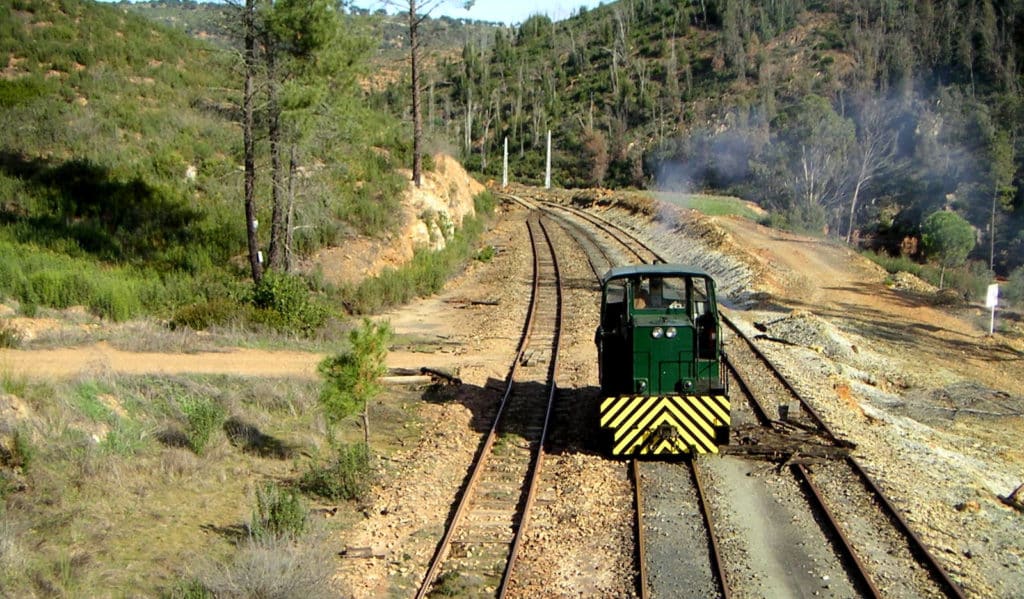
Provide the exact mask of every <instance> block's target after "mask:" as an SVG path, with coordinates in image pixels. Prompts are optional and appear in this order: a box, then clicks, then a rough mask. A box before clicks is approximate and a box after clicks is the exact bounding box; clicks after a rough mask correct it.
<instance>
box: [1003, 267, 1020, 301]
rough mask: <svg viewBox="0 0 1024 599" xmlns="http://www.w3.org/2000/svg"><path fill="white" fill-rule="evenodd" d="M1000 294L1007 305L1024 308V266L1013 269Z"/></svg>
mask: <svg viewBox="0 0 1024 599" xmlns="http://www.w3.org/2000/svg"><path fill="white" fill-rule="evenodd" d="M1000 293H1001V294H1002V296H1003V297H1004V298H1005V299H1006V301H1007V302H1008V303H1009V304H1011V305H1016V306H1019V307H1024V266H1018V267H1017V268H1015V269H1013V271H1012V272H1011V273H1010V276H1009V277H1008V278H1007V279H1006V283H1004V284H1003V285H1002V289H1000Z"/></svg>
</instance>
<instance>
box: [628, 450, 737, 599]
mask: <svg viewBox="0 0 1024 599" xmlns="http://www.w3.org/2000/svg"><path fill="white" fill-rule="evenodd" d="M640 484H641V485H642V486H641V489H642V491H643V514H644V521H643V523H644V529H645V531H646V539H645V540H646V544H647V547H646V553H647V555H646V559H647V563H646V568H647V572H648V575H647V578H648V585H649V590H650V593H651V598H652V599H659V598H663V597H678V596H679V595H680V591H681V589H686V593H685V595H686V596H688V597H708V598H710V597H719V596H720V595H719V592H718V582H717V580H716V575H715V573H714V572H712V569H711V560H710V551H711V549H710V541H709V539H708V531H707V527H706V526H705V525H704V516H703V515H702V513H701V508H700V500H699V498H698V496H697V489H696V488H695V487H694V486H693V480H692V479H691V477H690V471H689V468H687V467H686V465H685V464H677V463H658V462H645V463H642V464H641V465H640Z"/></svg>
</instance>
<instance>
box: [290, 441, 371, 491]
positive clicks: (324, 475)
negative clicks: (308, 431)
mask: <svg viewBox="0 0 1024 599" xmlns="http://www.w3.org/2000/svg"><path fill="white" fill-rule="evenodd" d="M371 477H372V470H371V468H370V452H369V450H368V449H367V446H366V444H365V443H352V444H346V443H341V444H336V445H335V446H333V447H332V450H331V453H330V454H328V455H327V456H326V457H322V458H319V457H318V458H313V459H312V460H310V462H309V464H308V466H307V469H306V471H305V472H304V473H303V474H302V477H301V478H300V479H299V488H301V489H302V490H303V492H305V493H309V494H311V495H315V496H317V497H322V498H324V499H326V500H328V501H338V500H341V499H344V500H358V499H362V498H364V497H365V496H366V492H367V491H368V490H369V488H370V482H371Z"/></svg>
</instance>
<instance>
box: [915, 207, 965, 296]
mask: <svg viewBox="0 0 1024 599" xmlns="http://www.w3.org/2000/svg"><path fill="white" fill-rule="evenodd" d="M921 243H922V245H923V246H924V251H925V255H926V256H927V257H929V258H934V259H935V260H937V261H938V263H939V265H940V266H941V267H942V270H941V271H940V273H939V289H942V286H943V282H944V277H945V274H946V269H947V268H949V267H955V266H960V265H961V264H963V263H964V260H966V259H967V255H968V254H969V253H970V252H971V250H972V249H974V246H975V243H976V242H975V239H974V229H972V228H971V224H970V223H969V222H967V221H966V220H964V218H963V217H961V216H959V215H957V214H956V213H954V212H946V211H939V212H934V213H932V214H930V215H929V216H928V218H926V219H924V223H923V224H922V225H921Z"/></svg>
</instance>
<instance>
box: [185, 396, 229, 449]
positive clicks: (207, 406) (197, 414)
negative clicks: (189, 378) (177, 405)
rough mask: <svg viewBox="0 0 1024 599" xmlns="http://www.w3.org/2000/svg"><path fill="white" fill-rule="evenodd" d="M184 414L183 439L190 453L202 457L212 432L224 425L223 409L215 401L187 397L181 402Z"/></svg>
mask: <svg viewBox="0 0 1024 599" xmlns="http://www.w3.org/2000/svg"><path fill="white" fill-rule="evenodd" d="M181 411H182V412H183V413H184V414H185V422H186V426H185V438H186V439H187V440H188V446H189V448H191V449H192V451H194V452H196V453H197V454H199V455H202V453H203V451H204V450H205V449H206V444H207V443H209V442H210V437H211V436H212V435H213V432H214V431H216V430H218V429H219V428H220V427H221V425H222V424H223V423H224V408H223V407H221V406H220V405H219V404H218V403H217V402H216V401H215V400H212V399H206V398H200V397H189V398H186V399H184V400H182V402H181Z"/></svg>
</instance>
